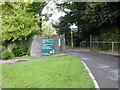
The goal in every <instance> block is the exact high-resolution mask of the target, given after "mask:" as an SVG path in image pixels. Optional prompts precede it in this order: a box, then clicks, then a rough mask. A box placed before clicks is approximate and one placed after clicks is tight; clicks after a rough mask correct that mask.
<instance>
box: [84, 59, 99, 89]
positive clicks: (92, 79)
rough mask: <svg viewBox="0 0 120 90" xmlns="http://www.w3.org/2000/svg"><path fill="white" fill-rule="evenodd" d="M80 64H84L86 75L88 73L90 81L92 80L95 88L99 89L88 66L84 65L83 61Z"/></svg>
mask: <svg viewBox="0 0 120 90" xmlns="http://www.w3.org/2000/svg"><path fill="white" fill-rule="evenodd" d="M82 62H83V64H84V66H85V67H86V69H87V70H88V73H89V75H90V77H91V79H92V80H93V82H94V85H95V88H97V89H98V88H100V87H99V85H98V83H97V81H96V80H95V78H94V76H93V74H92V73H91V71H90V69H89V68H88V66H87V65H86V64H85V62H84V61H82Z"/></svg>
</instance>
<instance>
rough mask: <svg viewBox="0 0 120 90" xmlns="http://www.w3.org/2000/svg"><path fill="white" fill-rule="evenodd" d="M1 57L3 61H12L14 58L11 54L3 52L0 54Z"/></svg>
mask: <svg viewBox="0 0 120 90" xmlns="http://www.w3.org/2000/svg"><path fill="white" fill-rule="evenodd" d="M1 57H2V59H4V60H7V59H12V58H13V57H14V54H13V52H9V51H7V50H6V51H3V52H2V53H1Z"/></svg>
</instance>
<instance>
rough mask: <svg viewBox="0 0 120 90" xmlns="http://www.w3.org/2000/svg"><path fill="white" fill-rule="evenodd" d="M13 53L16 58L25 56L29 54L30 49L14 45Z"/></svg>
mask: <svg viewBox="0 0 120 90" xmlns="http://www.w3.org/2000/svg"><path fill="white" fill-rule="evenodd" d="M12 52H13V53H14V55H15V56H16V57H18V56H23V55H27V54H28V47H27V46H22V45H14V46H13V47H12Z"/></svg>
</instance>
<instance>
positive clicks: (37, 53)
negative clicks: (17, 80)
mask: <svg viewBox="0 0 120 90" xmlns="http://www.w3.org/2000/svg"><path fill="white" fill-rule="evenodd" d="M41 39H55V51H56V53H59V52H60V46H59V36H52V37H43V36H39V35H35V36H34V37H33V41H32V44H31V50H30V56H34V57H42V47H41V46H42V45H41Z"/></svg>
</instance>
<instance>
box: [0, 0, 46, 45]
mask: <svg viewBox="0 0 120 90" xmlns="http://www.w3.org/2000/svg"><path fill="white" fill-rule="evenodd" d="M33 3H34V2H31V3H30V2H5V3H4V4H2V32H0V33H1V34H2V43H3V44H4V43H5V42H10V41H13V42H14V41H16V40H17V41H20V40H26V39H27V38H28V37H29V36H30V35H34V34H38V33H40V30H39V27H38V23H39V22H40V19H41V18H42V17H38V16H37V13H36V12H34V10H35V9H36V8H38V5H37V6H36V8H34V10H33V7H35V4H34V5H33ZM37 4H39V5H40V6H39V8H38V9H40V10H41V9H42V8H43V7H44V5H43V3H42V2H39V3H37ZM29 6H31V8H30V7H29ZM38 9H36V10H38ZM38 12H39V11H38Z"/></svg>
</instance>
